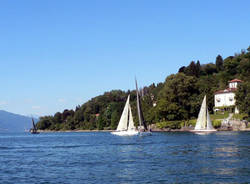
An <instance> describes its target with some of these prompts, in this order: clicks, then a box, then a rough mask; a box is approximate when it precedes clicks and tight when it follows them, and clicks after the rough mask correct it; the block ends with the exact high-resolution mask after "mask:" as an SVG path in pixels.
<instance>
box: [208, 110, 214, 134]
mask: <svg viewBox="0 0 250 184" xmlns="http://www.w3.org/2000/svg"><path fill="white" fill-rule="evenodd" d="M207 130H214V127H213V125H212V122H211V119H210V116H209V112H208V109H207Z"/></svg>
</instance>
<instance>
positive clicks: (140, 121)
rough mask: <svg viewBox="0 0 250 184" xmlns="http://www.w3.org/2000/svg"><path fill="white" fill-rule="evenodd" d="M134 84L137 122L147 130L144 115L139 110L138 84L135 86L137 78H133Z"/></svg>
mask: <svg viewBox="0 0 250 184" xmlns="http://www.w3.org/2000/svg"><path fill="white" fill-rule="evenodd" d="M135 85H136V97H137V111H138V117H139V124H140V127H141V126H142V125H143V126H144V129H145V130H148V128H147V126H146V123H145V121H144V117H143V114H142V111H141V100H140V95H139V91H138V86H137V80H136V79H135Z"/></svg>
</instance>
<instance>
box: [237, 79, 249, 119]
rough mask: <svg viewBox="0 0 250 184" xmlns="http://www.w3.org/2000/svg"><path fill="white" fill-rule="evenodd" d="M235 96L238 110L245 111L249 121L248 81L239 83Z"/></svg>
mask: <svg viewBox="0 0 250 184" xmlns="http://www.w3.org/2000/svg"><path fill="white" fill-rule="evenodd" d="M235 98H236V105H237V106H238V108H239V110H240V112H242V113H247V114H248V119H249V121H250V82H244V83H243V84H240V85H239V87H238V90H237V92H236V96H235Z"/></svg>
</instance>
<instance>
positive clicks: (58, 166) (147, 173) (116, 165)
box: [0, 132, 250, 184]
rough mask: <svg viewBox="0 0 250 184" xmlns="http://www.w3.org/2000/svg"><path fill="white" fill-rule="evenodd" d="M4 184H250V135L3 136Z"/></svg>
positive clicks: (0, 178)
mask: <svg viewBox="0 0 250 184" xmlns="http://www.w3.org/2000/svg"><path fill="white" fill-rule="evenodd" d="M0 183H5V184H7V183H19V184H21V183H53V184H54V183H65V184H66V183H67V184H68V183H70V184H71V183H72V184H76V183H77V184H78V183H95V184H99V183H100V184H104V183H124V184H125V183H136V184H137V183H250V132H216V133H214V134H210V135H196V134H192V133H180V132H178V133H153V135H152V136H147V137H137V136H135V137H119V136H114V135H111V134H110V133H41V134H39V135H31V134H28V133H19V134H7V133H1V134H0Z"/></svg>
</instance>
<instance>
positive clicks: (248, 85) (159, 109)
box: [37, 47, 250, 130]
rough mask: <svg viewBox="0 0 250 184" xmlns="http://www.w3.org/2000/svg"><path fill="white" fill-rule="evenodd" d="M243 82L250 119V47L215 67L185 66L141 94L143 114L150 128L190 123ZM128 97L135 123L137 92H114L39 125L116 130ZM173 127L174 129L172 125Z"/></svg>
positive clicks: (240, 94) (242, 103) (241, 99)
mask: <svg viewBox="0 0 250 184" xmlns="http://www.w3.org/2000/svg"><path fill="white" fill-rule="evenodd" d="M234 78H238V79H241V80H243V81H244V82H243V84H242V85H240V87H239V90H238V91H237V93H236V100H237V106H238V107H239V109H240V111H241V112H244V113H247V114H248V117H250V104H249V102H250V47H249V48H248V49H247V50H246V51H245V50H242V51H241V53H240V54H235V55H234V56H229V57H227V58H225V59H223V58H222V57H221V56H220V55H218V56H217V57H216V60H215V63H208V64H204V65H201V64H200V62H199V61H197V62H194V61H192V62H191V63H190V65H189V66H183V67H181V68H180V69H179V72H178V73H177V74H172V75H170V76H168V77H167V78H166V80H165V82H164V83H159V84H157V85H155V84H152V85H150V86H149V87H144V88H142V89H141V90H140V93H141V96H142V110H143V112H144V116H145V120H146V122H147V123H148V124H151V123H156V122H163V121H176V120H178V121H179V120H189V119H191V118H193V117H197V114H198V111H199V108H200V104H201V101H202V99H203V97H204V95H207V102H208V108H209V111H211V112H212V110H213V107H214V92H215V91H217V90H221V89H225V88H226V87H227V86H228V81H229V80H232V79H234ZM128 94H130V95H131V98H130V101H131V106H132V112H133V116H134V121H135V122H136V124H137V122H138V119H137V115H136V112H137V111H136V93H135V91H127V92H125V91H121V90H114V91H110V92H106V93H104V94H103V95H100V96H97V97H95V98H93V99H91V100H90V101H88V102H86V103H85V104H83V105H81V106H77V107H76V109H75V110H67V109H66V110H64V111H63V112H62V113H61V112H57V113H56V114H55V115H54V116H44V117H41V118H40V121H39V122H38V123H37V126H38V128H39V129H43V130H44V129H49V130H75V129H89V130H93V129H99V130H103V129H115V128H116V126H117V124H118V122H119V119H120V116H121V113H122V110H123V106H124V104H125V101H126V98H127V96H128ZM171 126H172V125H171Z"/></svg>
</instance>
